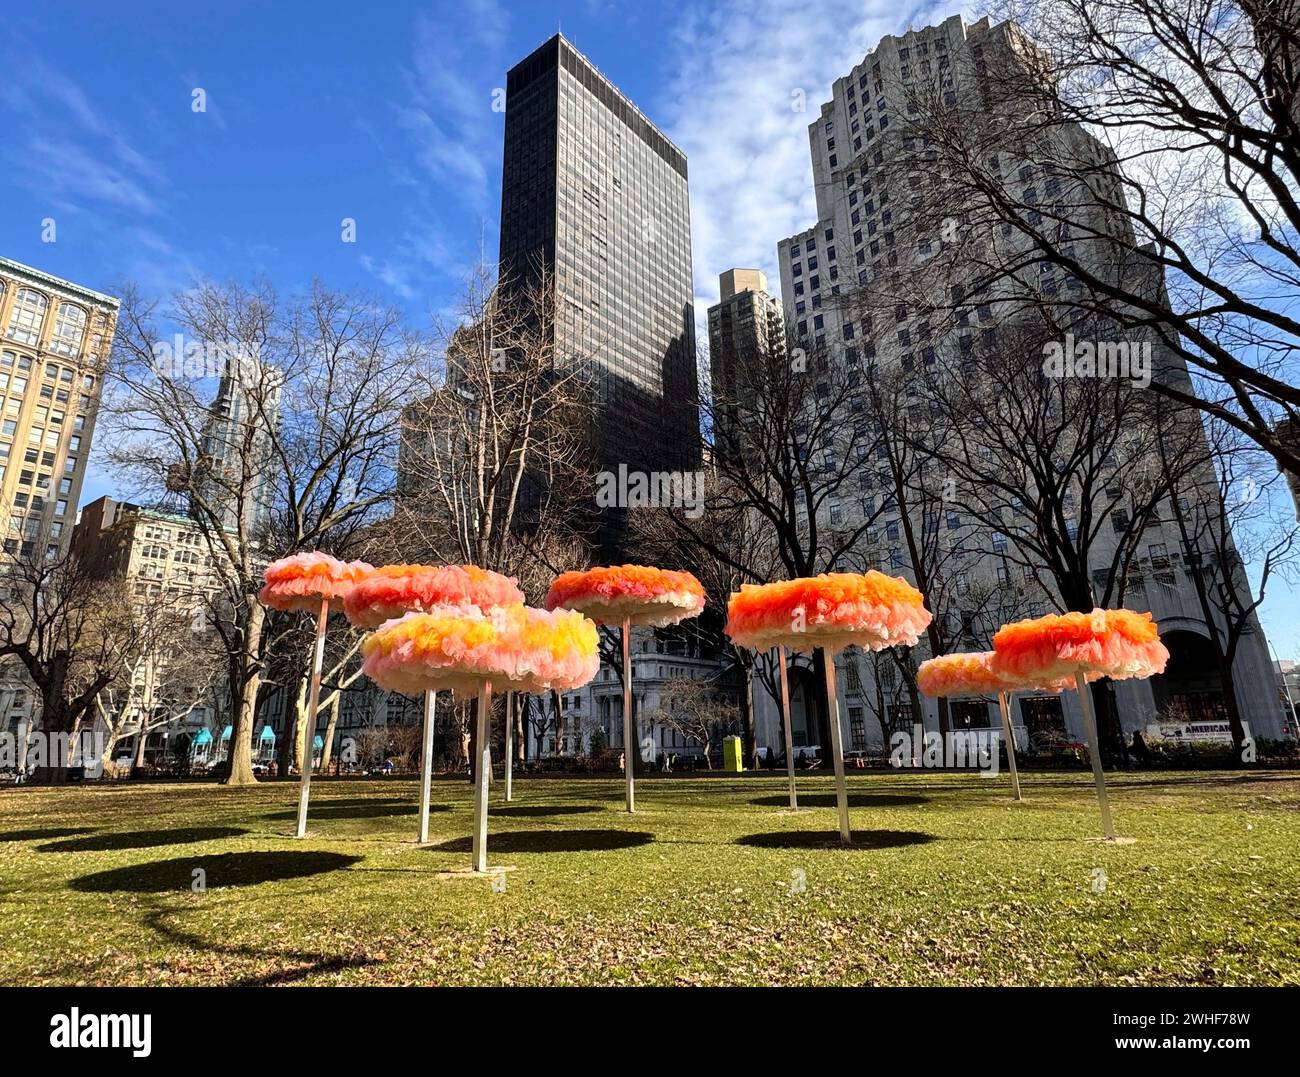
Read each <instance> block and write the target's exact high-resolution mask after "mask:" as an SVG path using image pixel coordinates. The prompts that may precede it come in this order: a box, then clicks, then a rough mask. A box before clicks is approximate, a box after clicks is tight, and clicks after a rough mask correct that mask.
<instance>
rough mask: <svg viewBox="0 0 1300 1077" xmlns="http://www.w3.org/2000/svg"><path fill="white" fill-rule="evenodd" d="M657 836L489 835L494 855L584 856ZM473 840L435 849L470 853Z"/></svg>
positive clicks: (509, 832)
mask: <svg viewBox="0 0 1300 1077" xmlns="http://www.w3.org/2000/svg"><path fill="white" fill-rule="evenodd" d="M654 840H655V837H654V835H653V834H647V833H645V832H644V831H641V830H503V831H501V832H499V833H494V834H489V835H488V850H489V851H490V852H492V853H582V852H601V851H607V850H612V849H633V848H636V847H637V846H639V845H649V844H651V843H652V842H653V841H654ZM472 845H473V842H472V839H470V838H454V839H452V840H451V841H445V842H443V843H442V844H440V845H435V846H432V848H433V849H434V851H435V852H439V853H467V852H470V851H471V848H472Z"/></svg>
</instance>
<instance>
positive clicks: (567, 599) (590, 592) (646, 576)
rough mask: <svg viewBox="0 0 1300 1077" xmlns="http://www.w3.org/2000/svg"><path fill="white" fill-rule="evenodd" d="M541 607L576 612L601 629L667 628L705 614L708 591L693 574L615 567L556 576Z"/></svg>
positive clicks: (659, 569) (658, 569) (644, 566)
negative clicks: (622, 626)
mask: <svg viewBox="0 0 1300 1077" xmlns="http://www.w3.org/2000/svg"><path fill="white" fill-rule="evenodd" d="M542 604H543V605H544V606H545V607H546V608H547V609H548V610H553V609H557V608H563V609H568V610H577V611H579V612H580V613H583V614H585V615H586V616H588V617H590V618H591V619H592V620H593V621H595V622H596V623H597V624H603V625H617V624H622V623H623V622H624V621H628V622H630V623H631V624H633V625H636V626H649V627H654V628H663V627H666V626H667V625H673V624H677V622H678V621H684V620H686V619H687V618H688V617H695V616H697V615H698V614H699V613H700V611H701V610H703V609H704V588H703V587H702V586H700V581H699V580H697V579H696V578H695V577H694V576H692V575H691V574H690V573H689V572H677V571H674V570H672V569H666V568H653V567H651V566H649V565H614V566H610V567H608V568H589V569H587V570H586V571H585V572H565V573H563V574H561V575H560V576H557V577H556V579H555V582H554V583H552V584H551V587H550V590H549V591H547V592H546V598H545V600H544V601H543V603H542Z"/></svg>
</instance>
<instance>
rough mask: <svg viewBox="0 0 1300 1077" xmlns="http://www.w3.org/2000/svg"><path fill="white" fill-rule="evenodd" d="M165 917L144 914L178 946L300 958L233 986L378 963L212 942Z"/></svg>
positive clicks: (267, 960) (271, 958)
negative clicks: (288, 965)
mask: <svg viewBox="0 0 1300 1077" xmlns="http://www.w3.org/2000/svg"><path fill="white" fill-rule="evenodd" d="M168 918H169V914H168V913H165V912H162V911H158V912H153V913H150V914H149V915H148V916H147V917H146V920H145V922H146V923H147V924H148V925H149V926H150V927H151V928H153V929H154V931H156V932H157V933H158V934H159V935H160V936H161V937H162V938H165V939H167V940H169V941H171V942H173V943H175V944H177V945H180V946H189V947H192V948H193V949H196V950H206V951H207V952H208V953H212V954H224V955H226V956H228V957H251V958H256V959H257V960H258V961H260V962H261V963H262V964H265V965H270V964H273V963H275V962H282V961H297V962H300V965H299V967H298V968H281V969H276V970H275V971H273V972H265V973H262V974H260V975H256V976H249V977H244V978H242V979H239V980H234V981H232V982H231V984H230V986H232V987H274V986H276V985H278V984H289V983H297V982H298V981H299V980H305V979H306V978H307V977H308V976H314V975H316V974H317V973H325V972H343V971H345V970H347V969H358V968H366V967H367V966H370V965H377V964H379V962H378V961H376V960H375V959H374V958H370V957H343V956H339V955H334V956H331V955H327V954H317V953H310V952H307V951H303V950H292V951H287V952H285V951H278V950H269V949H259V948H258V947H256V946H251V945H248V944H238V945H233V946H231V945H225V944H222V943H218V942H213V941H212V940H211V939H208V938H206V937H204V936H202V935H197V934H194V933H192V932H186V931H182V930H181V929H180V928H178V927H176V926H175V925H173V924H171V923H169V922H168Z"/></svg>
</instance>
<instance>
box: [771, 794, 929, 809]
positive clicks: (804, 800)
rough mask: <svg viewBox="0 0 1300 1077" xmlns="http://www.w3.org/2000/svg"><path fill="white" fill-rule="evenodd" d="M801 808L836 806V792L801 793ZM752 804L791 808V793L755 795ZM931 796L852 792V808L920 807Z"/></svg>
mask: <svg viewBox="0 0 1300 1077" xmlns="http://www.w3.org/2000/svg"><path fill="white" fill-rule="evenodd" d="M798 798H799V807H801V808H834V807H835V806H836V800H835V794H834V793H803V792H801V793H799V794H798ZM750 803H751V804H761V805H764V806H766V807H770V808H789V807H790V794H789V793H777V794H774V795H772V796H763V797H755V798H754V799H753V800H751V801H750ZM929 803H930V798H929V797H922V796H917V795H916V794H915V793H850V794H849V807H850V808H919V807H920V806H921V805H922V804H929Z"/></svg>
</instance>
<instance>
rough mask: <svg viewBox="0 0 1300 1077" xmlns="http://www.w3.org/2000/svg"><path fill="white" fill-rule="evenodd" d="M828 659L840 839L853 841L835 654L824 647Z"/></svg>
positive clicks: (828, 705)
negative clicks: (850, 827)
mask: <svg viewBox="0 0 1300 1077" xmlns="http://www.w3.org/2000/svg"><path fill="white" fill-rule="evenodd" d="M822 657H823V658H825V660H826V720H827V722H828V723H829V725H830V727H831V758H832V760H833V762H834V764H835V803H836V806H837V807H838V808H839V812H840V840H841V841H843V842H846V843H847V842H851V841H853V833H852V831H850V830H849V791H848V787H847V786H846V785H845V782H844V738H843V736H842V735H841V733H840V701H839V697H838V696H837V694H836V692H835V655H834V654H832V653H831V652H830V651H828V650H827V649H826V648H825V647H823V648H822Z"/></svg>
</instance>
